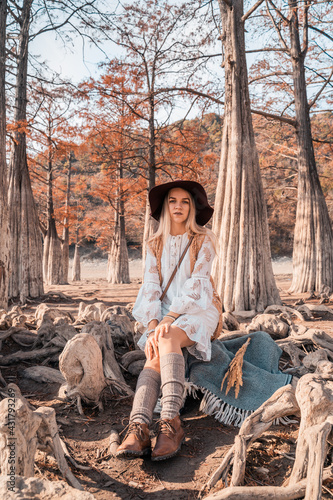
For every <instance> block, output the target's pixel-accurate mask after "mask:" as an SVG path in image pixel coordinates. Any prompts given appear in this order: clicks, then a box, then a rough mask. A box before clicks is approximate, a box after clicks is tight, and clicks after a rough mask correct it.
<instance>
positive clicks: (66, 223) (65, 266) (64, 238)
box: [62, 151, 72, 284]
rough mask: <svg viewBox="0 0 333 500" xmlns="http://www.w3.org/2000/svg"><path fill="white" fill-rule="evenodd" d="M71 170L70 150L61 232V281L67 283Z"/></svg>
mask: <svg viewBox="0 0 333 500" xmlns="http://www.w3.org/2000/svg"><path fill="white" fill-rule="evenodd" d="M71 170H72V151H70V153H69V155H68V171H67V191H66V202H65V209H66V214H65V217H64V230H63V233H62V264H63V282H64V284H67V283H68V267H69V220H68V211H69V204H70V195H71Z"/></svg>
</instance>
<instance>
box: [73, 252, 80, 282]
mask: <svg viewBox="0 0 333 500" xmlns="http://www.w3.org/2000/svg"><path fill="white" fill-rule="evenodd" d="M72 280H73V281H81V263H80V245H79V244H78V243H76V244H75V251H74V259H73V269H72Z"/></svg>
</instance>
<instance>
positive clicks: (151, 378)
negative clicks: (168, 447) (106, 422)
mask: <svg viewBox="0 0 333 500" xmlns="http://www.w3.org/2000/svg"><path fill="white" fill-rule="evenodd" d="M160 388H161V376H160V372H159V359H158V358H154V360H152V361H149V362H148V361H147V362H146V364H145V367H144V369H143V370H142V372H141V373H140V375H139V378H138V381H137V385H136V390H135V395H134V400H133V406H132V411H131V414H130V423H129V427H128V432H127V434H126V436H125V439H124V441H123V442H122V444H121V445H120V446H119V447H118V450H117V453H116V455H117V456H134V457H137V456H142V455H146V454H147V453H148V452H149V451H150V438H149V428H148V426H149V425H150V424H151V422H152V419H153V411H154V408H155V405H156V402H157V399H158V396H159V393H160Z"/></svg>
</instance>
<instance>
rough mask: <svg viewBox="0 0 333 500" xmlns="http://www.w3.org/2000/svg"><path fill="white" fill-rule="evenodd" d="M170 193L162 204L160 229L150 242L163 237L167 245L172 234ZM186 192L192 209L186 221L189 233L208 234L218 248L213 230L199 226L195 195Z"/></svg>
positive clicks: (163, 241) (186, 228)
mask: <svg viewBox="0 0 333 500" xmlns="http://www.w3.org/2000/svg"><path fill="white" fill-rule="evenodd" d="M184 191H186V189H184ZM169 193H170V191H169V192H168V193H167V195H166V196H165V198H164V201H163V206H162V211H161V216H160V221H159V222H160V223H159V226H158V229H157V231H156V233H154V234H153V236H152V237H151V238H150V239H149V242H152V241H154V240H155V239H157V238H160V237H162V243H163V246H164V245H165V243H166V240H167V238H168V236H169V234H170V230H171V218H170V213H169V206H168V202H169ZM186 193H188V195H189V199H190V210H189V214H188V217H187V219H186V222H185V230H186V232H187V233H188V234H193V235H194V234H206V235H207V236H209V238H210V239H211V241H212V244H213V246H214V249H215V250H216V246H217V241H216V236H215V234H214V233H213V231H211V230H210V229H208V228H207V227H204V226H199V224H198V223H197V221H196V220H195V216H196V209H195V203H194V199H193V196H192V195H191V193H189V192H188V191H186Z"/></svg>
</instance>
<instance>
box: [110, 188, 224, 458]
mask: <svg viewBox="0 0 333 500" xmlns="http://www.w3.org/2000/svg"><path fill="white" fill-rule="evenodd" d="M149 202H150V207H151V215H152V217H154V218H155V219H156V220H158V221H160V224H159V228H158V231H157V232H156V234H155V235H154V236H153V237H152V238H151V240H150V241H149V244H148V252H147V258H146V265H145V276H144V283H143V286H142V287H141V289H140V291H139V294H138V297H137V300H136V303H135V306H134V309H133V316H134V317H135V318H136V319H137V320H138V321H140V322H141V323H143V325H144V326H145V327H147V331H146V333H145V334H144V335H143V336H142V338H141V339H140V341H139V344H138V345H139V347H140V348H143V349H144V350H145V354H146V357H147V361H146V363H145V366H144V369H143V370H142V372H141V374H140V376H139V378H138V382H137V387H136V392H135V396H134V401H133V408H132V412H131V415H130V424H129V429H128V432H127V435H126V437H125V439H124V441H123V443H122V444H121V445H120V446H119V448H118V450H117V456H133V457H138V456H143V455H145V454H147V453H149V452H150V449H151V443H150V438H149V425H150V424H151V422H152V417H153V410H154V407H155V405H156V402H157V399H158V397H159V393H160V390H162V399H161V403H162V411H161V419H160V421H159V430H158V435H157V440H156V444H155V447H154V449H153V450H152V453H151V458H152V460H155V461H157V460H164V459H166V458H170V457H172V456H174V455H175V454H176V453H177V452H178V451H179V449H180V447H181V444H182V442H183V440H184V431H183V429H182V427H181V422H180V418H179V410H180V408H181V406H182V403H183V392H184V382H185V362H184V357H183V353H182V349H184V348H186V349H187V350H188V351H189V353H190V354H192V356H194V357H195V358H197V359H199V360H201V361H209V360H210V357H211V337H212V336H213V335H214V332H216V330H217V329H219V326H220V312H221V304H220V302H219V299H218V296H217V294H216V293H215V290H214V286H213V282H212V280H211V277H210V273H211V267H212V262H213V259H214V257H215V237H214V235H213V233H212V232H211V231H210V230H208V229H207V228H205V227H204V225H205V224H206V223H207V222H208V221H209V219H210V218H211V216H212V214H213V209H212V207H210V205H209V203H208V200H207V195H206V192H205V190H204V188H203V187H202V186H201V185H200V184H199V183H197V182H193V181H175V182H169V183H167V184H162V185H160V186H156V187H155V188H153V189H152V190H151V191H150V193H149ZM182 255H183V260H182V261H181V262H180V259H181V256H182ZM174 269H177V271H176V274H175V275H174V276H173V278H172V279H171V280H170V278H171V275H172V273H173V271H174ZM169 281H170V282H169ZM163 290H165V291H166V293H165V294H162V291H163ZM161 298H162V300H161Z"/></svg>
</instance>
